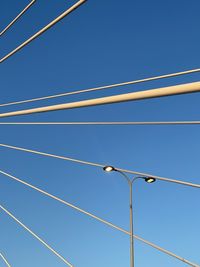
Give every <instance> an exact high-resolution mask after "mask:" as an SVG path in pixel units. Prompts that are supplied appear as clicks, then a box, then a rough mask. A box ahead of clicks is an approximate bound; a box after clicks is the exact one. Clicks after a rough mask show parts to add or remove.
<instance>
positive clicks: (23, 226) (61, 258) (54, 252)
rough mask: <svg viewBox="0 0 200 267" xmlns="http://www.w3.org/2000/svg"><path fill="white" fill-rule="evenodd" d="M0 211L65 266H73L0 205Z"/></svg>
mask: <svg viewBox="0 0 200 267" xmlns="http://www.w3.org/2000/svg"><path fill="white" fill-rule="evenodd" d="M0 209H1V210H2V211H4V212H5V213H6V214H7V215H8V216H9V217H11V218H12V219H13V220H14V221H15V222H16V223H18V224H19V225H20V226H21V227H22V228H24V229H25V230H26V231H27V232H29V233H30V234H31V235H32V236H33V237H35V238H36V239H37V240H38V241H39V242H40V243H42V244H43V245H44V246H45V247H46V248H48V250H50V251H51V252H52V253H53V254H54V255H56V256H57V257H58V258H59V259H60V260H62V261H63V262H64V263H65V264H66V265H67V266H70V267H73V265H72V264H71V263H70V262H69V261H67V260H66V259H65V258H64V257H63V256H61V255H60V254H59V253H58V252H57V251H56V250H54V249H53V248H52V247H51V246H50V245H48V244H47V243H46V242H45V241H44V240H43V239H42V238H41V237H39V236H38V235H37V234H36V233H34V232H33V231H32V230H31V229H30V228H29V227H27V226H26V225H25V224H23V223H22V222H21V221H20V220H19V219H17V218H16V217H15V216H14V215H13V214H12V213H11V212H10V211H8V210H7V209H6V208H5V207H3V206H2V205H0Z"/></svg>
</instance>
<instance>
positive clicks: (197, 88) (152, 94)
mask: <svg viewBox="0 0 200 267" xmlns="http://www.w3.org/2000/svg"><path fill="white" fill-rule="evenodd" d="M0 63H1V60H0ZM196 92H200V82H194V83H188V84H179V85H175V86H168V87H162V88H156V89H151V90H145V91H139V92H134V93H127V94H121V95H113V96H106V97H100V98H93V99H87V100H82V101H77V102H69V103H64V104H58V105H52V106H44V107H39V108H32V109H25V110H19V111H13V112H7V113H1V114H0V118H5V117H12V116H19V115H27V114H33V113H41V112H49V111H56V110H65V109H74V108H81V107H91V106H98V105H106V104H114V103H121V102H127V101H135V100H143V99H149V98H157V97H164V96H171V95H179V94H189V93H196Z"/></svg>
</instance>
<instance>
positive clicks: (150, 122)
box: [0, 121, 200, 126]
mask: <svg viewBox="0 0 200 267" xmlns="http://www.w3.org/2000/svg"><path fill="white" fill-rule="evenodd" d="M199 124H200V121H87V122H86V121H80V122H47V121H44V122H42V121H40V122H0V125H47V126H48V125H89V126H90V125H108V126H109V125H111V126H112V125H125V126H126V125H199Z"/></svg>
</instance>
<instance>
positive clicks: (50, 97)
mask: <svg viewBox="0 0 200 267" xmlns="http://www.w3.org/2000/svg"><path fill="white" fill-rule="evenodd" d="M197 72H200V68H198V69H192V70H186V71H181V72H176V73H171V74H165V75H160V76H154V77H150V78H144V79H139V80H133V81H129V82H122V83H115V84H110V85H105V86H100V87H93V88H89V89H83V90H77V91H72V92H66V93H60V94H56V95H49V96H43V97H37V98H32V99H26V100H21V101H15V102H9V103H3V104H0V107H5V106H12V105H18V104H24V103H30V102H36V101H41V100H46V99H52V98H58V97H63V96H69V95H76V94H81V93H88V92H94V91H99V90H104V89H111V88H115V87H119V86H126V85H131V84H138V83H143V82H150V81H155V80H160V79H166V78H172V77H177V76H181V75H186V74H192V73H197Z"/></svg>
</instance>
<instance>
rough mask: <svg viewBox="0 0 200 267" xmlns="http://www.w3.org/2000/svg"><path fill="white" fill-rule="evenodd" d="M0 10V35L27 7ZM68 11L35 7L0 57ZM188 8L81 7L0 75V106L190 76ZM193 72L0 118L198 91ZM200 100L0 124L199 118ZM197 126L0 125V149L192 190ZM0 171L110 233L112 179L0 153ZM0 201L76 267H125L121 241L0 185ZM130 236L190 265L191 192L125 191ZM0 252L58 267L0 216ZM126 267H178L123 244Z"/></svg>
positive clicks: (116, 200) (193, 256)
mask: <svg viewBox="0 0 200 267" xmlns="http://www.w3.org/2000/svg"><path fill="white" fill-rule="evenodd" d="M28 2H29V1H27V0H20V1H11V0H7V1H5V0H4V1H3V0H2V1H1V3H0V13H1V23H0V27H1V29H3V28H4V27H5V26H6V25H7V24H8V23H9V22H10V20H11V19H12V18H13V17H15V16H16V14H17V13H19V12H20V11H21V10H22V9H23V8H24V6H25V5H26V4H27V3H28ZM73 3H75V1H71V0H70V1H64V0H59V1H53V0H49V1H45V0H38V1H37V3H36V4H35V5H34V6H33V7H32V8H31V9H30V10H29V11H28V12H27V14H25V15H24V16H23V18H21V19H20V20H19V21H18V22H17V23H16V24H15V25H14V26H13V27H12V29H10V30H9V31H8V32H7V33H6V34H5V35H4V36H2V37H1V39H0V47H1V49H0V50H1V52H0V54H1V57H2V56H4V55H5V54H6V53H8V52H9V51H11V50H12V49H13V48H15V47H16V46H17V45H18V44H20V43H21V42H22V41H24V40H25V39H27V38H28V37H29V36H31V35H32V34H33V33H35V32H36V31H37V30H39V29H40V28H42V27H43V26H44V25H46V24H47V23H48V22H50V21H51V20H52V19H54V18H55V17H56V16H58V15H59V14H60V13H62V12H63V11H64V10H65V9H66V8H67V7H69V6H70V5H72V4H73ZM199 9H200V3H199V1H197V0H196V1H186V0H182V1H180V0H175V1H174V0H173V1H172V0H169V1H158V0H153V1H147V0H140V1H133V0H125V1H114V0H109V1H106V0H101V1H90V0H89V1H88V2H87V4H85V5H84V6H82V7H81V8H80V9H78V10H76V11H75V12H74V13H73V14H71V15H70V16H69V17H67V18H65V19H64V20H63V21H62V22H60V23H59V24H57V25H56V26H55V27H53V28H52V29H50V30H49V31H48V32H46V33H45V34H44V35H42V36H41V37H40V38H39V39H37V40H35V41H34V42H33V43H32V44H30V45H29V46H27V47H26V48H24V49H23V50H21V51H20V52H19V53H17V54H16V55H14V56H13V57H11V58H10V59H8V60H7V61H5V62H4V63H3V64H1V65H0V74H1V80H0V84H1V87H0V88H1V90H0V93H1V101H0V102H1V103H5V102H10V101H17V100H23V99H28V98H32V97H39V96H44V95H49V94H57V93H62V92H67V91H72V90H77V89H84V88H89V87H93V86H101V85H106V84H111V83H118V82H123V81H129V80H134V79H139V78H145V77H150V76H154V75H155V76H156V75H160V74H166V73H172V72H177V71H182V70H187V69H192V68H199V46H200V36H199V23H200V17H199ZM199 78H200V74H195V75H189V76H185V77H179V78H173V79H168V80H162V81H157V82H151V83H146V84H140V85H137V86H128V87H121V88H118V89H112V90H107V91H101V92H96V93H88V94H87V95H86V94H85V95H79V96H71V97H65V98H62V99H61V98H60V99H56V100H51V101H43V102H40V103H34V104H29V105H26V104H24V105H23V106H20V107H19V106H18V107H17V106H15V107H14V106H13V107H7V108H1V110H0V112H6V111H10V110H16V109H17V108H29V107H36V106H38V105H48V104H56V103H64V102H68V101H76V100H79V99H87V98H92V97H100V96H106V95H111V94H117V93H122V92H133V91H137V90H144V89H150V88H156V87H160V86H167V85H174V84H178V83H187V82H192V81H199ZM199 101H200V94H193V95H183V96H174V97H168V98H162V99H153V100H145V101H140V102H129V103H123V104H115V105H107V106H99V107H91V108H82V109H77V110H68V111H58V112H54V113H46V114H35V115H31V116H23V117H20V118H17V117H16V118H10V119H9V120H8V119H7V120H6V119H4V120H1V121H98V120H99V121H103V120H108V121H109V120H116V121H118V120H119V121H128V120H130V121H141V120H145V121H154V120H199V111H200V109H199ZM199 136H200V126H124V127H122V126H0V137H1V138H0V142H1V143H6V144H11V145H16V146H21V147H27V148H30V149H35V150H41V151H45V152H49V153H55V154H59V155H64V156H69V157H74V158H79V159H83V160H88V161H94V162H100V163H103V164H104V163H105V164H108V163H109V164H112V165H114V166H118V167H122V168H127V169H132V170H136V171H141V172H149V173H152V174H155V175H161V176H166V177H171V178H174V179H182V180H186V181H191V182H194V183H200V180H199V177H200V174H199V151H200V144H199ZM0 152H1V154H0V155H1V156H0V157H1V161H0V168H1V169H2V170H4V171H6V172H9V173H11V174H13V175H16V176H18V177H20V178H21V179H23V180H26V181H28V182H30V183H32V184H34V185H36V186H38V187H41V188H43V189H44V190H47V191H49V192H51V193H53V194H56V195H58V196H60V197H61V198H63V199H65V200H67V201H69V202H72V203H73V204H75V205H78V206H80V207H82V208H84V209H86V210H88V211H90V212H93V213H95V214H96V215H99V216H101V217H103V218H105V219H106V220H109V221H111V222H113V223H115V224H117V225H119V226H121V227H124V228H126V229H128V227H129V225H128V224H129V218H128V215H129V213H128V212H129V211H128V186H127V185H126V183H125V181H123V180H122V179H121V177H120V176H119V174H117V173H113V174H106V173H104V172H103V171H102V170H101V169H98V168H95V167H87V166H84V165H78V164H73V163H70V162H65V161H61V160H56V159H50V158H44V157H42V156H32V155H31V154H27V153H24V152H17V151H12V150H8V149H3V148H1V149H0ZM0 178H1V179H0V203H1V204H2V205H4V206H5V207H6V208H8V210H10V211H11V212H13V213H14V214H15V215H16V216H17V217H18V218H19V219H21V220H22V221H23V222H24V223H25V224H27V225H28V226H29V227H31V229H32V230H34V231H35V232H36V233H38V234H39V235H40V236H41V237H42V238H44V239H45V240H46V241H47V242H48V243H49V244H51V245H52V246H53V247H54V248H55V249H56V250H57V251H59V252H60V253H61V254H62V255H63V256H65V257H66V258H67V259H69V260H70V261H71V262H72V263H73V264H74V266H76V267H79V266H80V267H94V266H95V267H102V266H106V267H107V266H109V267H110V266H113V267H114V266H115V267H122V266H123V267H125V266H129V239H128V236H126V235H125V234H122V233H120V232H118V231H116V230H113V229H111V228H109V227H107V226H105V225H102V224H100V223H99V222H96V221H95V220H93V219H90V218H88V217H86V216H85V215H81V214H79V213H78V212H76V211H74V210H72V209H70V208H67V207H65V206H63V205H62V204H59V203H57V202H55V201H53V200H50V199H49V198H47V197H45V196H42V195H40V194H39V193H37V192H34V191H32V190H30V189H27V188H26V187H25V186H23V185H20V184H17V183H16V182H14V181H11V180H9V179H8V178H6V177H4V176H2V175H1V177H0ZM133 195H134V196H133V197H134V231H135V233H136V234H137V235H140V236H142V237H143V238H146V239H148V240H150V241H152V242H155V243H156V244H158V245H160V246H163V247H164V248H166V249H169V250H171V251H173V252H175V253H177V254H179V255H181V256H183V257H185V258H188V259H190V260H192V261H194V262H196V263H200V253H199V247H200V241H199V240H200V233H199V225H200V215H199V201H200V194H199V191H198V190H197V189H194V188H188V187H184V186H179V185H174V184H169V183H164V182H157V183H154V184H152V185H148V184H146V183H143V182H142V181H137V182H136V183H135V184H134V192H133ZM0 236H1V238H0V250H1V251H2V252H4V253H5V255H6V256H7V257H8V259H9V261H10V263H11V265H12V266H13V267H27V266H28V267H36V266H37V267H44V266H45V267H46V266H48V267H61V266H65V265H64V264H63V263H62V262H61V261H60V260H59V259H57V258H56V257H55V256H54V255H53V254H51V253H50V252H49V251H48V250H47V249H46V248H45V247H43V246H42V245H40V243H39V242H38V241H37V240H34V239H33V238H32V237H31V236H30V235H29V234H28V233H26V232H25V231H24V230H23V229H21V228H20V227H19V226H18V225H16V223H15V222H13V220H12V219H10V218H9V217H8V216H7V215H6V214H4V213H2V212H1V213H0ZM135 262H136V267H148V266H154V267H160V266H162V267H168V266H173V267H179V266H184V264H183V263H179V262H178V261H177V260H175V259H173V258H170V257H168V256H166V255H164V254H162V253H160V252H157V251H156V250H155V249H152V248H150V247H148V246H146V245H144V244H142V243H140V242H138V241H136V242H135ZM0 266H2V267H3V266H4V265H3V263H0Z"/></svg>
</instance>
